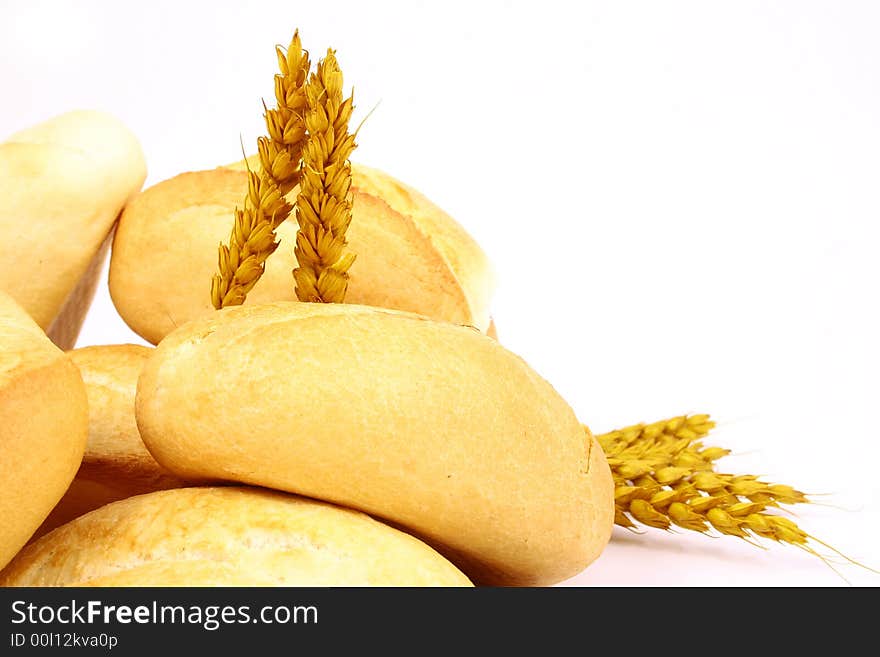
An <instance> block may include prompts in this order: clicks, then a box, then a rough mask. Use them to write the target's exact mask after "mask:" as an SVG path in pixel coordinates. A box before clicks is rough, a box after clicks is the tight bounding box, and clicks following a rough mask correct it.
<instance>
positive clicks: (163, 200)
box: [110, 165, 493, 344]
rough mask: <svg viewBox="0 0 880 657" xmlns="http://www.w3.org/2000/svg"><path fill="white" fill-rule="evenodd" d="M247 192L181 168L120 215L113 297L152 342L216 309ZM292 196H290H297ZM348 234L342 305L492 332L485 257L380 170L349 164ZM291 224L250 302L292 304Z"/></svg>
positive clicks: (236, 179)
mask: <svg viewBox="0 0 880 657" xmlns="http://www.w3.org/2000/svg"><path fill="white" fill-rule="evenodd" d="M246 190H247V176H246V173H245V172H244V170H243V165H242V170H234V169H233V168H230V167H224V168H219V169H215V170H211V171H197V172H192V173H184V174H181V175H179V176H177V177H175V178H172V179H170V180H166V181H164V182H162V183H159V184H158V185H155V186H153V187H150V188H149V189H147V190H145V191H144V192H143V193H141V194H140V195H139V196H137V197H136V198H135V199H134V200H133V201H132V202H131V203H130V204H129V205H128V206H127V207H126V209H125V211H124V212H123V214H122V217H121V219H120V223H119V228H118V230H117V231H116V236H115V238H114V242H113V252H112V255H111V260H110V293H111V296H112V298H113V302H114V304H115V305H116V308H117V310H118V311H119V313H120V315H122V317H123V319H124V320H125V321H126V323H127V324H128V325H129V326H130V327H131V328H132V329H133V330H134V331H135V332H136V333H138V334H139V335H140V336H141V337H143V338H144V339H146V340H148V341H149V342H152V343H153V344H156V343H158V342H159V340H161V339H162V338H163V337H164V336H165V335H167V334H168V333H169V332H170V331H172V330H173V329H175V328H176V327H178V326H180V325H181V324H184V323H185V322H187V321H189V320H191V319H195V318H197V317H201V316H203V315H205V314H209V313H212V312H213V310H214V308H213V306H212V305H211V295H210V290H211V276H212V275H213V274H215V273H216V270H217V246H218V245H219V244H220V243H221V242H226V241H228V239H229V232H230V230H231V228H232V224H233V210H234V208H235V207H236V206H237V205H238V206H240V205H241V203H242V200H243V199H244V195H245V192H246ZM296 193H297V190H294V191H293V192H292V193H291V196H290V197H289V198H291V199H292V198H294V197H295V195H296ZM353 193H354V217H353V220H352V223H351V226H350V228H349V231H348V239H349V244H350V247H351V250H352V252H353V253H355V254H357V260H356V262H355V264H354V265H353V266H352V269H351V280H350V283H349V288H348V295H347V298H346V300H347V301H348V302H350V303H354V304H365V305H371V306H379V307H383V308H396V309H401V310H408V311H412V312H417V313H421V314H424V315H427V316H429V317H433V318H436V319H442V320H446V321H450V322H454V323H456V324H467V325H472V326H475V327H477V328H479V329H480V330H481V331H485V330H487V328H488V326H489V310H488V307H489V297H490V295H491V291H492V286H493V275H492V272H491V268H490V265H489V263H488V260H487V259H486V256H485V255H484V254H483V252H482V251H481V250H480V248H479V247H478V246H477V245H476V243H475V242H474V241H473V239H471V238H470V236H468V235H467V233H465V231H464V230H463V229H462V228H461V227H460V226H459V225H458V224H457V223H456V222H455V221H454V220H453V219H451V218H450V217H449V216H448V215H446V214H444V213H443V212H442V211H441V210H440V209H438V208H437V207H436V206H434V205H433V204H431V203H430V202H429V201H428V200H427V199H425V198H424V197H422V196H421V195H419V194H418V193H417V192H415V191H413V190H410V189H409V188H407V187H405V186H403V185H402V184H400V183H398V182H397V181H395V180H394V179H392V178H390V177H389V176H387V175H385V174H382V173H380V172H378V171H373V170H370V169H366V168H365V167H359V166H356V167H355V168H354V185H353ZM296 228H297V225H296V220H295V218H293V217H291V218H289V219H288V220H287V221H285V222H284V223H283V224H282V225H281V226H280V227H279V228H278V233H277V234H278V237H279V238H280V240H281V246H280V247H279V248H278V250H277V251H276V252H275V253H274V254H273V255H272V257H270V258H269V260H268V261H267V263H266V272H265V274H264V275H263V277H262V278H261V279H260V281H259V282H258V283H257V285H256V287H254V289H253V290H252V291H251V292H250V294H249V295H248V299H247V303H248V304H256V303H261V302H269V301H278V300H292V299H295V298H296V297H295V293H294V282H293V276H292V273H291V272H292V270H293V269H294V268H295V267H296V259H295V258H294V255H293V246H294V244H295V236H296Z"/></svg>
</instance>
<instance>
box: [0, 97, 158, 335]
mask: <svg viewBox="0 0 880 657" xmlns="http://www.w3.org/2000/svg"><path fill="white" fill-rule="evenodd" d="M145 176H146V166H145V164H144V156H143V153H142V151H141V147H140V145H139V144H138V142H137V140H136V139H135V137H134V136H133V135H132V134H131V132H130V131H129V130H128V129H127V128H126V127H125V126H124V125H122V124H121V123H120V122H119V121H118V120H117V119H116V118H114V117H113V116H110V115H109V114H104V113H102V112H94V111H77V112H69V113H67V114H62V115H60V116H57V117H55V118H52V119H50V120H48V121H46V122H44V123H40V124H38V125H35V126H33V127H31V128H27V129H26V130H22V131H21V132H17V133H15V134H14V135H12V136H11V137H9V138H8V139H7V140H6V141H5V142H3V143H2V144H0V199H2V202H0V232H2V234H3V235H4V236H5V238H6V239H7V241H8V242H9V243H11V244H15V248H10V249H4V250H3V253H2V255H0V289H3V290H5V291H6V292H7V293H9V294H10V295H12V296H13V297H14V298H15V299H16V301H18V303H19V304H20V305H21V306H22V307H23V308H24V309H25V310H26V311H27V312H28V313H29V314H30V315H31V316H32V317H33V318H34V319H35V320H36V322H37V324H39V325H40V327H41V328H42V329H43V330H44V331H47V332H48V333H49V337H50V338H52V339H53V340H54V341H55V343H56V344H58V345H59V346H60V347H61V348H63V349H68V348H70V347H72V346H73V345H74V343H75V342H76V338H77V335H78V334H79V329H80V326H81V325H82V321H83V318H84V317H85V312H86V310H87V309H88V306H89V304H90V303H91V300H92V296H93V295H94V292H95V286H96V284H97V280H98V276H99V274H100V270H101V266H102V265H103V262H104V258H105V256H106V252H107V248H106V245H109V239H108V236H109V235H110V232H111V229H112V227H113V224H114V222H115V221H116V218H117V216H118V215H119V212H120V210H121V209H122V207H123V206H124V205H125V203H126V201H127V200H128V199H129V198H130V197H131V196H132V195H133V194H134V193H135V192H137V191H138V190H139V189H140V188H141V185H142V184H143V182H144V178H145ZM102 247H103V248H102Z"/></svg>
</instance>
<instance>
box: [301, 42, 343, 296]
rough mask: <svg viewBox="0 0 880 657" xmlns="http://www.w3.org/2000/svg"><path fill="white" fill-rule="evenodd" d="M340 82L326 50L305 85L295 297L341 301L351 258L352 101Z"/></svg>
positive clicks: (331, 55)
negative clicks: (347, 235)
mask: <svg viewBox="0 0 880 657" xmlns="http://www.w3.org/2000/svg"><path fill="white" fill-rule="evenodd" d="M342 84H343V79H342V71H341V70H340V69H339V64H338V62H337V61H336V54H335V53H334V51H333V50H328V51H327V56H326V57H325V58H324V59H323V60H321V61H320V62H319V63H318V66H317V71H316V72H315V73H313V74H312V76H311V78H310V79H309V82H308V84H307V85H306V97H307V99H308V111H307V112H306V115H305V124H306V129H307V131H308V134H309V138H308V142H307V143H306V146H305V149H304V150H303V168H302V178H301V180H300V192H299V196H297V199H296V218H297V222H298V223H299V232H298V233H297V235H296V249H295V254H296V260H297V263H298V267H297V268H296V269H294V270H293V278H294V281H295V283H296V296H297V298H298V299H299V300H300V301H317V302H325V303H342V302H343V301H344V299H345V293H346V290H347V289H348V278H349V274H348V270H349V268H350V267H351V265H352V263H353V262H354V255H353V254H352V253H349V252H347V249H346V247H347V242H346V240H345V232H346V231H347V230H348V226H349V224H350V223H351V214H352V194H351V162H350V161H349V158H350V157H351V153H352V151H354V149H355V146H356V144H355V141H354V138H355V136H354V134H352V133H351V132H349V127H348V124H349V120H350V119H351V113H352V109H353V99H352V97H349V98H347V99H344V100H343V93H342Z"/></svg>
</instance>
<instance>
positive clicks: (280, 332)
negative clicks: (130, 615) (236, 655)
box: [0, 112, 614, 586]
mask: <svg viewBox="0 0 880 657" xmlns="http://www.w3.org/2000/svg"><path fill="white" fill-rule="evenodd" d="M244 169H245V167H244V163H238V164H235V165H229V166H223V167H218V168H217V169H213V170H209V171H199V172H190V173H184V174H181V175H179V176H177V177H175V178H172V179H170V180H167V181H164V182H161V183H159V184H157V185H155V186H153V187H151V188H149V189H146V190H144V191H140V188H141V186H142V184H143V181H144V177H145V166H144V158H143V155H142V153H141V150H140V147H139V146H138V144H137V141H136V140H135V138H134V137H133V136H132V135H131V133H130V132H128V130H126V129H125V128H124V127H123V126H121V125H120V124H119V123H118V121H116V120H115V119H113V118H112V117H109V116H107V115H104V114H99V113H94V112H77V113H71V114H67V115H63V116H61V117H58V118H55V119H52V120H50V121H48V122H46V123H43V124H41V125H38V126H36V127H34V128H31V129H29V130H26V131H23V132H20V133H18V134H16V135H13V137H11V138H10V139H9V140H8V141H7V142H6V143H4V144H2V145H0V189H2V192H3V194H2V195H0V225H2V227H3V229H4V230H6V231H7V233H6V234H7V235H10V234H11V235H13V236H15V237H17V238H18V239H17V240H13V242H14V243H15V244H16V245H17V247H16V248H15V249H14V250H11V251H6V252H4V253H3V254H2V255H0V288H2V289H3V290H5V292H0V417H2V419H3V421H2V422H0V485H2V486H3V490H4V491H5V494H4V495H3V496H0V516H2V518H3V519H4V522H3V523H2V524H0V568H2V570H0V585H3V586H68V585H71V586H211V585H216V586H241V585H245V586H247V585H259V586H276V585H283V586H303V585H316V586H369V585H379V586H398V585H401V586H469V585H472V584H483V585H500V586H516V585H544V584H552V583H555V582H559V581H561V580H563V579H566V578H568V577H570V576H573V575H575V574H577V573H578V572H579V571H581V570H582V569H583V568H585V567H586V566H587V565H588V564H589V563H590V562H592V561H593V560H594V559H596V557H597V556H598V555H599V553H600V552H601V550H602V549H603V547H604V546H605V544H606V543H607V541H608V539H609V537H610V535H611V528H612V524H613V516H614V504H613V487H612V482H611V475H610V471H609V468H608V465H607V463H606V461H605V457H604V455H603V453H602V450H601V448H600V447H599V445H598V444H597V443H596V441H595V440H594V439H593V437H592V436H591V435H589V432H585V431H584V428H583V426H582V424H581V423H580V422H579V421H578V419H577V418H576V417H575V414H574V412H573V411H572V409H571V407H570V406H569V405H568V404H567V403H566V402H565V401H564V400H563V399H562V398H561V397H560V396H559V395H558V394H557V393H556V391H555V390H554V389H553V387H552V386H551V385H550V384H549V383H548V382H547V381H545V380H544V379H542V378H541V377H540V376H539V375H538V374H537V373H536V372H535V371H534V370H532V369H531V368H530V367H529V365H528V364H527V363H526V362H525V361H523V360H522V359H521V358H520V357H518V356H517V355H515V354H513V353H512V352H510V351H508V350H507V349H505V348H504V347H503V346H502V345H501V344H500V343H499V342H498V341H497V339H495V337H494V327H493V325H492V322H491V318H490V314H489V303H490V298H491V294H492V288H493V277H492V271H491V267H490V265H489V263H488V261H487V259H486V257H485V255H484V254H483V252H482V251H481V249H480V248H479V246H478V245H477V244H476V243H475V242H474V240H473V239H472V238H471V237H470V236H469V235H468V234H467V233H466V232H465V231H464V230H463V229H462V228H461V226H459V225H458V224H457V223H456V222H455V221H454V220H453V219H451V218H450V217H449V216H448V215H446V214H445V213H444V212H443V211H442V210H440V209H439V208H438V207H437V206H435V205H434V204H432V203H431V202H430V201H428V200H427V199H426V198H425V197H424V196H422V195H421V194H419V193H418V192H417V191H415V190H414V189H412V188H410V187H408V186H406V185H404V184H403V183H401V182H399V181H397V180H395V179H393V178H391V177H390V176H388V175H386V174H384V173H382V172H380V171H377V170H373V169H368V168H366V167H360V166H357V165H356V166H355V169H354V181H353V182H354V219H353V221H352V224H351V228H350V232H349V237H350V245H351V249H352V250H353V251H354V252H355V253H357V256H358V259H357V262H356V264H355V266H354V267H353V268H352V271H351V273H352V278H351V282H350V287H349V293H348V297H347V303H345V304H333V305H324V304H308V303H300V302H297V301H295V300H294V298H295V297H294V292H293V283H292V277H291V274H290V272H291V270H292V269H293V268H294V267H295V266H296V263H295V260H294V256H293V248H292V246H291V245H292V244H293V241H294V235H295V231H296V226H295V222H293V221H292V220H291V221H288V222H286V223H285V224H282V226H281V228H280V230H279V237H280V239H281V241H282V245H281V247H280V248H279V250H278V251H277V252H276V255H274V256H273V257H272V258H270V259H269V261H268V265H267V270H266V273H265V275H264V276H263V278H262V279H261V280H260V282H259V283H258V284H257V286H256V287H255V288H254V289H253V291H252V292H251V293H250V295H249V297H248V300H247V302H246V303H245V304H244V305H243V306H239V307H233V308H228V309H224V310H220V311H216V310H214V309H213V307H212V306H211V301H210V295H209V289H210V279H211V275H212V274H213V273H214V271H215V268H216V266H217V261H216V252H217V244H218V243H220V242H221V241H222V240H225V239H226V238H227V237H228V234H229V229H230V227H231V224H232V211H233V208H234V207H235V206H236V205H237V204H240V203H241V201H242V199H243V198H244V195H245V191H246V186H247V180H246V174H245V170H244ZM293 193H295V191H294V192H293ZM117 219H118V221H117ZM111 239H112V241H113V246H112V254H111V258H110V268H109V283H110V292H111V295H112V298H113V302H114V304H115V305H116V308H117V310H118V311H119V313H120V315H121V316H122V317H123V319H124V320H125V321H126V323H127V324H128V325H129V326H130V327H131V328H132V329H133V330H134V331H135V332H137V333H138V334H139V335H140V336H142V337H143V338H144V340H145V341H147V342H149V343H151V344H153V345H157V346H156V347H155V348H154V347H145V346H136V345H108V346H93V347H86V348H83V349H74V350H72V351H66V352H65V351H63V350H67V349H70V348H71V347H72V346H73V344H74V342H75V340H76V337H77V334H78V331H79V326H80V325H81V323H82V319H83V317H84V313H85V310H86V309H87V307H88V304H89V302H90V300H91V295H92V294H93V292H94V289H95V281H96V277H97V274H98V273H99V272H100V268H101V266H102V264H103V262H104V257H105V251H104V248H105V246H106V244H107V243H108V242H109V241H110V240H111ZM285 245H287V246H286V247H285ZM21 246H24V248H19V247H21ZM47 333H48V335H47ZM53 341H54V344H53Z"/></svg>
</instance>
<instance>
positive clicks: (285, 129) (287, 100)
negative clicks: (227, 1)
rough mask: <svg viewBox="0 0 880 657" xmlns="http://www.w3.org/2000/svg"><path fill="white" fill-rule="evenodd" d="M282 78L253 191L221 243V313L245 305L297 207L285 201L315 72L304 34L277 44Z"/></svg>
mask: <svg viewBox="0 0 880 657" xmlns="http://www.w3.org/2000/svg"><path fill="white" fill-rule="evenodd" d="M275 52H276V54H277V55H278V67H279V70H280V74H276V75H275V102H276V105H277V106H276V108H274V109H269V108H266V111H265V119H266V129H267V132H268V134H269V136H268V137H260V138H259V139H258V140H257V149H258V152H259V156H260V170H259V171H248V192H247V196H246V198H245V201H244V207H243V208H242V209H239V208H236V209H235V223H234V225H233V228H232V233H231V235H230V237H229V246H226V245H225V244H221V245H220V249H219V254H218V267H219V274H217V275H215V276H214V277H213V278H212V279H211V303H213V304H214V307H215V308H217V309H220V308H224V307H226V306H235V305H241V304H242V303H244V300H245V298H246V297H247V294H248V292H250V291H251V289H253V287H254V285H256V284H257V281H259V280H260V277H261V276H262V275H263V272H264V271H265V263H266V259H267V258H268V257H269V256H270V255H272V253H274V252H275V249H276V248H278V243H277V242H276V241H275V229H276V228H278V226H279V225H280V224H281V223H282V222H283V221H284V220H285V219H286V218H287V217H288V216H289V215H290V212H291V210H292V209H293V207H292V206H291V205H290V204H289V203H288V202H287V201H286V200H285V199H284V196H285V194H287V193H289V192H290V191H291V190H292V189H293V188H294V187H295V186H296V185H297V184H298V183H299V179H300V173H301V172H300V164H301V160H302V150H303V147H304V145H305V142H306V138H307V133H306V127H305V119H304V114H305V111H306V107H307V99H306V92H305V84H306V78H307V77H308V74H309V70H310V68H311V62H310V61H309V54H308V52H306V51H305V50H303V48H302V42H301V40H300V37H299V31H297V32H295V33H294V35H293V39H292V40H291V42H290V45H289V46H288V47H287V50H286V51H285V50H283V49H282V48H281V47H280V46H276V48H275Z"/></svg>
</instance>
